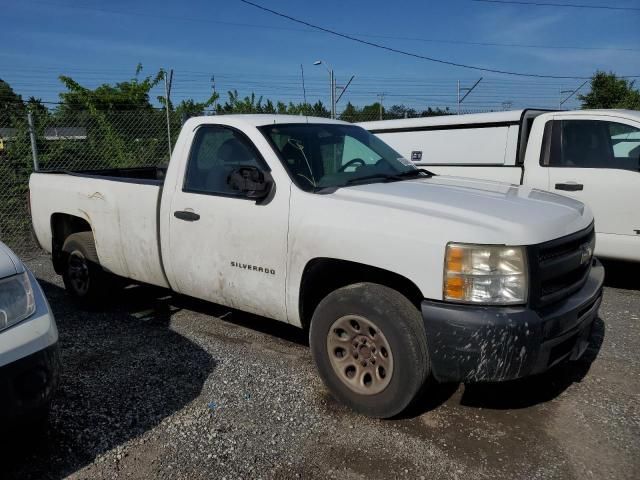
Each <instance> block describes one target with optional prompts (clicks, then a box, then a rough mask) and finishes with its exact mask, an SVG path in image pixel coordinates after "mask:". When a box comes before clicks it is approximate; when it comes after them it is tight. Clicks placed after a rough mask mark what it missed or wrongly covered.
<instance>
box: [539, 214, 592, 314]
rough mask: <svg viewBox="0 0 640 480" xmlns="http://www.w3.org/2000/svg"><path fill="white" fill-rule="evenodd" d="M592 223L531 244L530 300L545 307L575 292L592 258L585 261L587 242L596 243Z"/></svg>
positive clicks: (585, 278)
mask: <svg viewBox="0 0 640 480" xmlns="http://www.w3.org/2000/svg"><path fill="white" fill-rule="evenodd" d="M594 240H595V232H594V229H593V225H591V226H590V227H588V228H587V229H585V230H582V231H580V232H576V233H574V234H572V235H569V236H567V237H563V238H559V239H557V240H552V241H550V242H545V243H541V244H538V245H533V246H531V247H529V265H530V271H531V304H532V305H533V306H534V307H544V306H547V305H550V304H552V303H555V302H559V301H561V300H563V299H565V298H567V297H568V296H569V295H571V294H572V293H574V292H576V291H577V290H579V289H580V288H582V286H583V285H584V283H585V282H586V281H587V277H588V276H589V272H590V270H591V263H592V262H591V259H590V258H589V259H588V261H586V262H585V261H584V252H585V246H589V247H590V248H591V251H593V247H594V245H595V242H594Z"/></svg>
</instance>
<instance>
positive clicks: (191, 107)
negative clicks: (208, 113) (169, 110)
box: [175, 92, 220, 119]
mask: <svg viewBox="0 0 640 480" xmlns="http://www.w3.org/2000/svg"><path fill="white" fill-rule="evenodd" d="M219 97H220V95H218V94H217V93H215V92H214V93H213V94H212V95H211V96H210V97H209V98H208V99H207V100H206V101H204V102H196V101H195V100H193V99H191V98H190V99H187V100H182V101H181V102H180V103H179V104H178V106H177V107H176V110H175V111H176V115H177V116H178V118H181V119H182V118H190V117H197V116H199V115H203V114H204V111H205V110H206V109H208V108H210V107H211V106H212V105H214V104H215V103H216V101H218V98H219Z"/></svg>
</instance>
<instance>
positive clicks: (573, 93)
mask: <svg viewBox="0 0 640 480" xmlns="http://www.w3.org/2000/svg"><path fill="white" fill-rule="evenodd" d="M588 82H589V80H585V81H584V82H583V83H582V85H580V86H579V87H578V88H576V89H575V90H560V104H559V105H558V108H562V105H564V104H565V102H566V101H567V100H569V99H570V98H571V97H573V96H574V95H575V94H576V93H578V90H580V89H581V88H582V87H584V86H585V85H586V84H587V83H588ZM566 93H568V94H569V96H568V97H567V98H565V99H564V100H562V95H564V94H566Z"/></svg>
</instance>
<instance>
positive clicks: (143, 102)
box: [60, 64, 164, 112]
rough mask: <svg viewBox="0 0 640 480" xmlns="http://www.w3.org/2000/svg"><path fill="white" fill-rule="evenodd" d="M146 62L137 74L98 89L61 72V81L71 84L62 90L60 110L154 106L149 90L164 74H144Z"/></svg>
mask: <svg viewBox="0 0 640 480" xmlns="http://www.w3.org/2000/svg"><path fill="white" fill-rule="evenodd" d="M141 71H142V65H140V64H138V66H137V67H136V74H135V76H134V77H133V78H132V79H130V80H127V81H124V82H118V83H116V84H115V85H109V84H106V83H104V84H102V85H100V86H98V87H96V88H94V89H90V88H87V87H83V86H82V85H80V84H79V83H78V82H76V81H75V80H74V79H72V78H71V77H68V76H66V75H61V76H60V81H61V82H62V83H63V85H64V86H65V87H66V88H67V91H66V92H63V93H61V94H60V99H61V100H62V104H61V107H60V110H62V111H68V110H88V111H91V112H97V111H100V112H108V111H130V110H138V111H140V110H147V111H149V110H151V109H152V108H153V107H152V105H151V103H150V101H149V92H150V91H151V89H152V88H154V87H155V86H156V85H158V84H159V83H160V81H161V80H162V79H163V78H164V72H163V71H162V70H160V71H159V72H158V73H156V74H155V75H152V76H147V77H144V78H140V72H141Z"/></svg>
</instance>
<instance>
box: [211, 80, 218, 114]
mask: <svg viewBox="0 0 640 480" xmlns="http://www.w3.org/2000/svg"><path fill="white" fill-rule="evenodd" d="M211 89H212V90H213V95H214V98H215V94H216V76H215V75H211ZM217 101H218V100H217V99H216V100H214V101H213V112H214V115H215V114H216V113H218V112H217V108H216V102H217Z"/></svg>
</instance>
